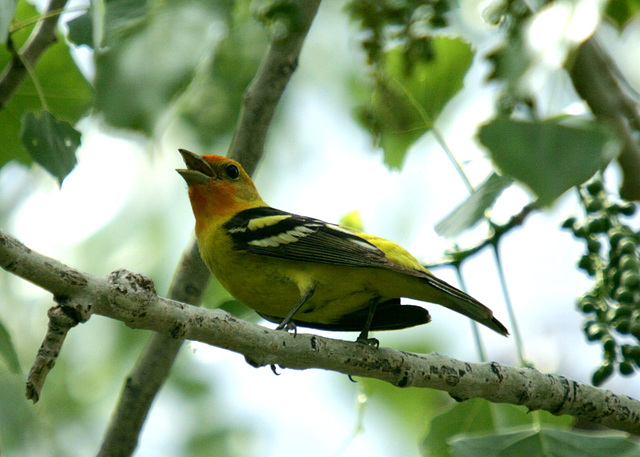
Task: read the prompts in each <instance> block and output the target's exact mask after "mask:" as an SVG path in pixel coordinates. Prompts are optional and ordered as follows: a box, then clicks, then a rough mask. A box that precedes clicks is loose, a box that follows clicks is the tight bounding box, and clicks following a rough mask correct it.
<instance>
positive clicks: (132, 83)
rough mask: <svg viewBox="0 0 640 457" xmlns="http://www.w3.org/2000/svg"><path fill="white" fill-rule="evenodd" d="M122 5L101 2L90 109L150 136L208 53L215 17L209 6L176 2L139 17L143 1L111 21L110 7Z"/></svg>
mask: <svg viewBox="0 0 640 457" xmlns="http://www.w3.org/2000/svg"><path fill="white" fill-rule="evenodd" d="M126 3H127V2H122V1H118V2H109V3H108V4H107V7H108V8H109V9H108V11H107V13H108V14H107V16H106V21H107V22H106V23H105V33H106V34H105V43H106V44H108V46H106V47H104V48H102V49H101V50H100V51H97V52H96V54H95V62H96V78H95V90H96V108H97V109H98V110H99V111H101V112H102V114H103V115H104V116H105V119H106V120H107V121H108V122H109V123H110V124H112V125H114V126H116V127H120V128H127V129H132V130H139V131H142V132H144V133H146V134H149V135H150V134H151V133H152V132H153V130H154V127H155V124H156V122H157V120H158V119H159V118H160V117H161V116H163V114H164V113H165V112H166V110H167V109H168V108H169V107H170V106H171V103H172V102H173V100H174V99H175V98H176V97H177V96H179V95H181V94H182V93H183V92H184V90H185V89H186V88H187V87H188V85H189V83H190V82H191V80H192V78H193V76H194V74H195V71H196V69H197V67H198V65H200V64H201V61H202V59H203V58H204V57H205V56H206V55H207V54H208V53H210V52H211V48H212V45H213V44H214V43H215V40H216V39H217V38H218V37H217V36H215V34H213V33H212V29H211V28H212V24H217V23H219V21H218V22H216V20H217V19H219V17H217V15H216V14H215V12H216V7H215V5H213V4H211V2H193V1H190V2H188V1H181V2H168V3H162V6H158V7H157V8H153V9H151V10H150V11H149V13H148V14H146V15H145V16H144V17H142V16H141V15H140V14H141V12H143V11H144V6H143V2H136V3H137V7H136V9H134V11H133V12H131V11H129V13H131V15H129V16H125V17H123V18H119V20H118V21H115V19H113V20H112V19H110V18H114V17H116V16H115V13H114V12H112V11H111V8H115V7H118V8H121V9H124V8H126ZM127 11H128V10H127ZM168 36H170V37H171V39H170V40H168V39H167V37H168Z"/></svg>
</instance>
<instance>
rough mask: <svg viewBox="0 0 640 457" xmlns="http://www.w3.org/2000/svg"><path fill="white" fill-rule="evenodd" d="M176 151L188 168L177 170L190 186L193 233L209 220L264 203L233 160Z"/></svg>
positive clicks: (218, 219) (212, 220)
mask: <svg viewBox="0 0 640 457" xmlns="http://www.w3.org/2000/svg"><path fill="white" fill-rule="evenodd" d="M179 151H180V154H182V158H183V159H184V163H185V164H186V165H187V168H186V169H178V170H176V171H177V172H178V173H180V176H182V177H183V178H184V180H185V181H186V182H187V185H188V186H189V198H190V199H191V207H192V209H193V214H194V216H195V218H196V233H199V232H200V231H201V230H202V229H203V228H204V227H205V226H206V225H208V224H209V223H211V222H214V221H221V222H222V221H224V220H226V219H227V218H228V217H230V216H232V215H234V214H236V213H237V212H239V211H242V210H245V209H248V208H254V207H256V206H264V205H265V203H264V202H263V201H262V198H260V195H259V194H258V190H257V189H256V186H255V185H254V184H253V181H251V178H250V177H249V175H248V174H247V172H245V171H244V169H243V168H242V166H241V165H240V164H239V163H238V162H236V161H235V160H232V159H228V158H226V157H220V156H215V155H205V156H199V155H198V154H194V153H193V152H191V151H187V150H186V149H180V150H179Z"/></svg>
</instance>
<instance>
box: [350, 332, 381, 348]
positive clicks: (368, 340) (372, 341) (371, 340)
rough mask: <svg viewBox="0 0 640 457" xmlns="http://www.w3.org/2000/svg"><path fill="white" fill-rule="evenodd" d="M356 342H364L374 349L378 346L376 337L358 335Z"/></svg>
mask: <svg viewBox="0 0 640 457" xmlns="http://www.w3.org/2000/svg"><path fill="white" fill-rule="evenodd" d="M356 343H361V344H365V345H367V346H371V347H372V348H376V349H377V348H378V347H380V341H378V339H377V338H368V337H367V336H366V335H360V336H359V337H358V339H357V340H356Z"/></svg>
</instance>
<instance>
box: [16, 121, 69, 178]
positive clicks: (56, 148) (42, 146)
mask: <svg viewBox="0 0 640 457" xmlns="http://www.w3.org/2000/svg"><path fill="white" fill-rule="evenodd" d="M20 137H21V138H22V144H23V146H24V147H25V149H26V150H27V152H28V153H29V154H30V155H31V157H32V158H33V160H35V161H36V162H37V163H39V164H40V165H42V166H43V167H44V168H45V170H47V171H48V172H49V173H51V174H52V175H53V176H55V177H56V178H57V179H58V182H59V183H60V184H62V181H64V178H66V177H67V175H68V174H69V173H71V170H73V168H74V167H75V166H76V163H77V160H76V149H78V146H80V132H78V131H77V130H76V129H74V128H73V126H72V125H71V124H69V123H68V122H64V121H60V120H58V119H56V118H55V116H54V115H53V114H51V113H50V112H48V111H41V112H39V113H27V114H26V115H25V116H24V118H23V119H22V131H21V132H20Z"/></svg>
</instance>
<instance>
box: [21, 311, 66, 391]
mask: <svg viewBox="0 0 640 457" xmlns="http://www.w3.org/2000/svg"><path fill="white" fill-rule="evenodd" d="M47 316H48V317H49V326H48V328H47V334H46V335H45V337H44V341H43V342H42V345H41V346H40V349H38V355H37V356H36V360H35V361H34V362H33V366H32V367H31V371H30V372H29V376H28V378H27V391H26V397H27V400H32V401H33V402H34V403H36V402H37V401H38V400H39V399H40V392H41V391H42V386H43V385H44V382H45V380H46V378H47V375H48V374H49V372H50V371H51V370H52V369H53V367H54V365H55V364H56V360H57V359H58V355H59V354H60V351H61V350H62V343H64V339H65V337H66V336H67V332H68V331H69V329H71V328H72V327H75V326H76V325H78V320H77V319H76V318H75V317H74V316H73V315H71V314H70V313H68V312H66V311H65V309H64V308H63V307H62V306H60V305H58V306H53V307H52V308H50V309H49V312H48V313H47Z"/></svg>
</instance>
